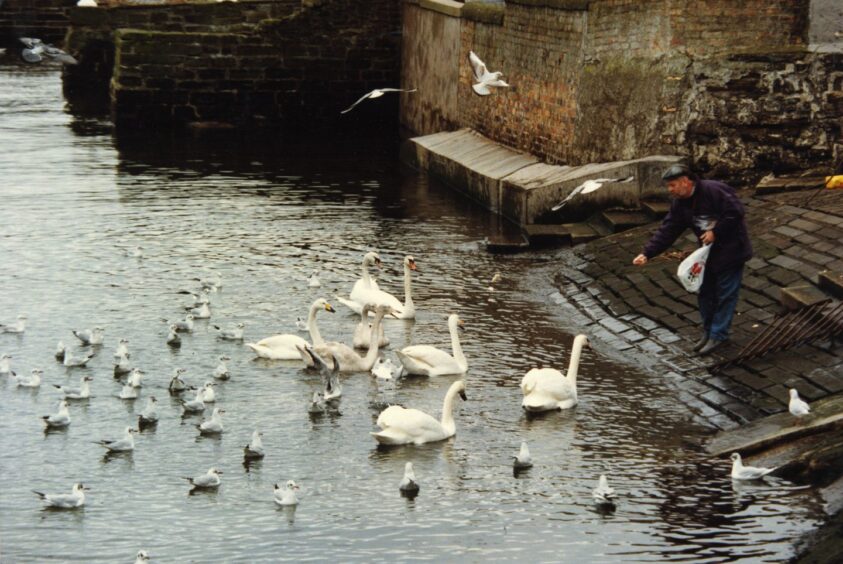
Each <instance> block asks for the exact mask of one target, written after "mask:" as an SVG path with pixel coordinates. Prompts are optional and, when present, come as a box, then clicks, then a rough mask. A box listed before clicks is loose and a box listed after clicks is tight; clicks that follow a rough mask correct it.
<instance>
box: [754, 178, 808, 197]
mask: <svg viewBox="0 0 843 564" xmlns="http://www.w3.org/2000/svg"><path fill="white" fill-rule="evenodd" d="M824 185H825V178H824V177H821V176H795V177H790V176H781V177H778V178H774V177H770V178H762V179H761V181H760V182H759V183H758V184H757V185H756V186H755V194H756V195H763V194H775V193H776V192H793V191H797V190H818V189H819V188H820V187H821V186H824Z"/></svg>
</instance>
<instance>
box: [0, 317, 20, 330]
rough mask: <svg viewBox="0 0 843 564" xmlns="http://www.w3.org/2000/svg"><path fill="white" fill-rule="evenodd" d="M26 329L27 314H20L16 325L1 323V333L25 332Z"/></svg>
mask: <svg viewBox="0 0 843 564" xmlns="http://www.w3.org/2000/svg"><path fill="white" fill-rule="evenodd" d="M24 331H26V316H25V315H19V316H18V317H17V320H16V321H15V324H14V325H2V324H0V333H23V332H24Z"/></svg>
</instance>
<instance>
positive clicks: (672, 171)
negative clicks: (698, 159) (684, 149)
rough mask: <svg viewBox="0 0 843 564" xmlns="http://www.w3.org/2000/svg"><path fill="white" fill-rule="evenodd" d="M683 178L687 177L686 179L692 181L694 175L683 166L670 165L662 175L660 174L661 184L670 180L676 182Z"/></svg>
mask: <svg viewBox="0 0 843 564" xmlns="http://www.w3.org/2000/svg"><path fill="white" fill-rule="evenodd" d="M683 176H687V177H688V178H691V179H693V178H694V173H692V172H691V169H689V168H688V167H687V166H685V165H683V164H675V165H671V166H670V168H668V169H667V170H666V171H664V174H662V182H668V181H670V180H676V179H677V178H682V177H683Z"/></svg>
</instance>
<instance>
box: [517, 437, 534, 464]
mask: <svg viewBox="0 0 843 564" xmlns="http://www.w3.org/2000/svg"><path fill="white" fill-rule="evenodd" d="M512 458H514V459H515V462H513V463H512V466H513V468H515V469H516V470H526V469H527V468H532V467H533V457H532V456H530V449H529V448H527V441H521V450H519V451H518V454H517V455H515V456H513V457H512Z"/></svg>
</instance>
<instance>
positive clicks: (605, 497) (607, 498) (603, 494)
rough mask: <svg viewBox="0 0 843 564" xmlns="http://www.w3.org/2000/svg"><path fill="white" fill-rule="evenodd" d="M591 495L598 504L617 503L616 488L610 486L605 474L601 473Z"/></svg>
mask: <svg viewBox="0 0 843 564" xmlns="http://www.w3.org/2000/svg"><path fill="white" fill-rule="evenodd" d="M591 497H593V498H594V503H596V504H598V505H614V504H615V498H616V495H615V490H613V489H612V488H610V487H609V481H608V480H607V479H606V475H605V474H600V479H599V480H598V481H597V487H596V488H594V490H593V491H592V492H591Z"/></svg>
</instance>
